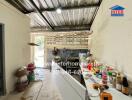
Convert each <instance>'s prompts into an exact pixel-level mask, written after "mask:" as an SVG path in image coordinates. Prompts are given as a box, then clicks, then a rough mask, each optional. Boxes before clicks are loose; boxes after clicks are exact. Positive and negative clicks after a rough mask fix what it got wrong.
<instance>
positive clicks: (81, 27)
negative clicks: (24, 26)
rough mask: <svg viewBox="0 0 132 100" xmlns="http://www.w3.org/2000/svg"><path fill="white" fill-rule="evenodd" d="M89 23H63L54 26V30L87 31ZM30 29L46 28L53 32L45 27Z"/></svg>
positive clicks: (39, 28)
mask: <svg viewBox="0 0 132 100" xmlns="http://www.w3.org/2000/svg"><path fill="white" fill-rule="evenodd" d="M90 27H91V25H89V24H88V25H63V26H54V30H53V31H54V32H64V31H66V32H68V31H89V30H90ZM31 29H32V30H46V31H49V32H53V31H51V30H48V28H47V27H32V28H31Z"/></svg>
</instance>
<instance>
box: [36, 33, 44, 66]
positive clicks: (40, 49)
mask: <svg viewBox="0 0 132 100" xmlns="http://www.w3.org/2000/svg"><path fill="white" fill-rule="evenodd" d="M34 42H35V43H36V44H38V45H39V46H35V47H34V63H35V66H36V67H39V68H42V67H44V36H42V35H35V36H34Z"/></svg>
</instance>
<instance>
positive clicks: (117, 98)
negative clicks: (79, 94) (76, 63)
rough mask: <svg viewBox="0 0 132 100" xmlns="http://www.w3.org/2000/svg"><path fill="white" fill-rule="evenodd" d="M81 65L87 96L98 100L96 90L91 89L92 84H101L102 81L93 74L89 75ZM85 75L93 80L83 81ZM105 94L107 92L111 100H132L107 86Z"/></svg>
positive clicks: (81, 64) (92, 99)
mask: <svg viewBox="0 0 132 100" xmlns="http://www.w3.org/2000/svg"><path fill="white" fill-rule="evenodd" d="M83 65H84V63H83V62H81V63H80V67H81V71H82V75H83V77H84V81H85V84H86V88H87V91H88V96H89V97H90V99H91V100H100V97H99V93H98V91H97V90H95V89H93V87H92V84H93V83H94V81H96V82H98V83H101V81H102V80H101V79H99V78H97V77H96V76H95V75H93V73H91V72H90V71H89V70H88V69H87V68H83ZM86 74H90V75H92V79H94V80H92V79H85V76H86ZM105 92H108V93H110V94H111V95H112V98H113V99H112V100H132V97H130V96H126V95H124V94H123V93H121V92H120V91H118V90H116V89H115V88H113V87H112V86H109V89H108V90H105Z"/></svg>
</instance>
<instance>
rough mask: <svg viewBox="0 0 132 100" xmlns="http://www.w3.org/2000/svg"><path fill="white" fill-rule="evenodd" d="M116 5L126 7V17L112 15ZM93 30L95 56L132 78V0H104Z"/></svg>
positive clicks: (92, 44) (92, 38) (92, 43)
mask: <svg viewBox="0 0 132 100" xmlns="http://www.w3.org/2000/svg"><path fill="white" fill-rule="evenodd" d="M114 5H120V6H123V7H125V16H124V17H112V16H111V10H110V9H109V8H111V7H112V6H114ZM92 30H93V35H92V36H91V48H92V52H93V54H94V56H95V57H96V58H97V59H98V60H100V61H101V62H104V63H106V64H109V65H113V66H114V67H116V68H117V69H119V70H120V71H122V72H124V73H126V74H127V75H128V76H129V78H131V79H132V44H131V43H132V0H103V3H102V5H101V7H100V9H99V12H98V15H97V16H96V19H95V21H94V24H93V26H92Z"/></svg>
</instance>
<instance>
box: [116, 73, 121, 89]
mask: <svg viewBox="0 0 132 100" xmlns="http://www.w3.org/2000/svg"><path fill="white" fill-rule="evenodd" d="M116 89H117V90H119V91H121V90H122V80H121V74H120V73H118V74H117V76H116Z"/></svg>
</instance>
